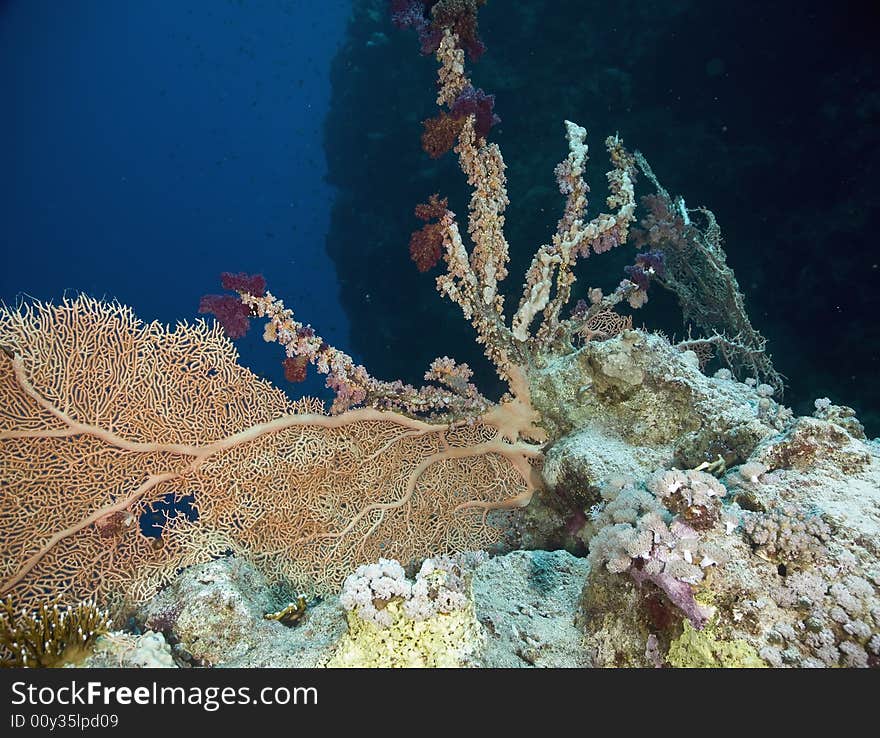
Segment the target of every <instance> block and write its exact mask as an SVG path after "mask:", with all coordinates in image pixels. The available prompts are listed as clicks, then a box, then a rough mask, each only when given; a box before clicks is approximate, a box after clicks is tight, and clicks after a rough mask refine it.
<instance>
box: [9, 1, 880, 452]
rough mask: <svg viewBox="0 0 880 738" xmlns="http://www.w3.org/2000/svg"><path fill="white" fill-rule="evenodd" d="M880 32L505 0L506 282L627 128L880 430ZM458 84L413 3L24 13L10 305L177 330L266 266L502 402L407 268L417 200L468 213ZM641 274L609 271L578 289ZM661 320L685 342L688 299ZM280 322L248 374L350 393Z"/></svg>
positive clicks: (798, 13) (247, 343) (789, 351)
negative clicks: (300, 364) (74, 295)
mask: <svg viewBox="0 0 880 738" xmlns="http://www.w3.org/2000/svg"><path fill="white" fill-rule="evenodd" d="M877 20H878V9H877V7H873V8H872V7H870V6H869V5H867V4H857V3H852V4H848V3H836V4H835V3H829V2H827V0H826V1H824V2H819V1H818V0H803V1H802V2H795V1H794V0H766V1H764V2H747V3H730V2H727V3H715V2H705V1H702V0H663V2H659V1H657V0H639V1H638V2H637V1H635V0H625V1H624V2H620V3H613V4H609V3H607V2H599V1H598V0H531V1H530V2H525V0H523V1H521V2H517V1H515V0H489V2H488V3H486V6H485V7H484V8H482V9H481V10H480V35H481V37H482V38H483V39H484V40H485V41H486V44H487V46H488V50H487V52H486V54H485V55H484V57H483V58H482V59H481V60H480V61H479V62H478V63H476V64H473V65H471V71H472V75H473V79H474V81H475V83H476V84H477V85H480V86H483V87H484V88H485V89H486V90H487V91H488V92H490V93H495V94H496V95H497V104H496V111H497V112H498V113H499V114H500V116H501V119H502V123H501V125H500V126H498V127H496V128H495V129H493V131H492V134H491V136H490V138H491V139H492V140H495V141H497V142H498V143H499V144H500V146H501V147H502V150H503V152H504V155H505V160H506V162H507V164H508V177H509V189H510V199H511V206H510V208H509V210H508V221H507V226H508V236H509V239H510V241H511V256H512V264H511V270H510V271H511V277H510V278H509V279H508V284H507V287H506V290H507V293H508V294H509V295H513V298H512V299H513V300H514V301H515V300H517V299H518V296H519V289H520V288H519V285H520V284H521V275H522V271H523V269H524V268H525V267H526V266H527V265H528V261H529V260H530V258H531V256H532V254H533V253H534V251H535V249H536V248H537V246H539V245H540V244H541V243H542V242H544V241H546V239H547V238H549V235H550V233H551V232H552V230H553V228H554V227H555V223H556V219H557V217H558V214H559V211H560V208H561V199H560V197H559V194H558V192H556V191H555V188H554V186H553V177H552V171H553V166H554V165H555V164H556V162H558V161H559V160H560V159H561V158H562V157H564V155H565V143H564V138H563V128H562V120H563V119H564V118H570V119H572V120H575V121H577V122H579V123H580V124H582V125H584V126H585V127H586V128H587V130H588V132H589V136H590V138H589V143H590V146H591V153H592V163H591V170H590V173H589V174H590V177H592V179H591V180H590V181H591V184H594V185H595V186H594V194H593V203H594V210H593V214H594V213H595V212H596V211H595V207H596V204H597V203H599V202H601V199H602V197H603V196H604V193H603V192H602V190H601V188H602V186H603V176H604V171H605V155H604V152H603V151H602V146H601V141H602V140H603V139H604V137H605V136H606V135H609V134H612V133H614V132H615V131H619V132H620V133H621V135H622V136H623V137H624V140H625V142H626V143H627V144H628V145H629V146H630V147H632V148H639V149H641V150H642V151H643V152H644V153H645V154H646V156H647V157H648V159H649V161H650V162H651V163H652V165H653V167H654V170H655V171H656V173H657V174H658V176H659V177H660V180H661V182H662V183H663V184H664V185H665V186H666V187H667V188H668V189H669V190H670V191H671V192H673V193H674V194H678V193H680V194H683V195H684V196H685V197H686V200H687V202H688V204H689V205H692V206H694V205H705V206H707V207H709V208H711V209H712V210H713V211H714V212H715V214H716V215H717V216H718V218H719V223H720V225H721V227H722V230H723V231H724V235H725V244H724V245H725V248H726V250H727V252H728V261H729V263H730V265H731V266H732V267H733V268H734V270H735V272H736V274H737V277H738V279H739V282H740V285H741V287H742V290H743V292H744V294H745V297H746V307H747V309H748V311H749V314H750V317H751V319H752V322H753V323H754V325H755V327H756V328H758V329H759V330H760V331H762V332H763V333H764V334H765V335H766V336H767V337H768V339H769V341H770V344H769V348H770V351H771V353H772V355H773V358H774V362H775V363H776V366H777V368H778V369H779V370H780V371H781V372H782V373H783V374H785V375H786V376H787V377H788V378H789V388H788V390H787V392H786V395H785V397H784V401H785V402H786V404H790V405H791V406H792V407H793V408H794V409H795V410H796V412H798V413H800V414H802V413H809V412H810V411H811V410H812V403H813V400H814V399H815V398H816V397H823V396H828V397H830V398H831V399H832V400H833V401H834V402H835V403H839V404H847V405H851V406H853V407H854V408H855V409H856V411H857V412H858V414H859V417H860V419H861V420H862V421H863V422H864V423H865V425H866V426H867V429H868V432H869V434H870V435H877V434H878V433H880V382H878V381H877V378H878V376H880V350H878V344H880V320H878V314H880V289H878V280H880V258H878V256H877V254H878V251H877V245H876V236H875V229H874V227H873V226H874V223H876V221H877V218H878V217H880V189H878V187H877V176H878V172H880V145H878V141H880V137H878V134H877V130H878V128H877V127H878V125H880V65H878V60H877V56H878V55H877V52H876V44H877V38H878V37H880V23H878V22H877ZM434 74H435V64H434V62H433V60H432V59H430V58H425V57H421V56H419V54H418V43H417V40H416V38H415V35H414V34H412V33H411V32H405V31H400V30H396V29H394V28H393V27H392V24H391V23H390V20H389V18H388V13H387V1H386V0H320V1H319V0H174V1H172V0H153V1H151V2H148V1H147V0H70V1H61V0H0V100H2V103H0V106H2V107H0V109H2V111H3V112H2V115H0V171H2V173H3V177H2V182H0V254H2V258H3V263H2V269H0V299H2V300H3V301H5V302H6V303H8V304H14V303H15V301H16V300H17V299H19V297H20V296H22V295H30V296H33V297H35V298H39V299H42V300H50V299H55V300H57V299H59V298H60V297H61V296H62V295H63V294H64V292H65V291H66V290H67V291H84V292H87V293H89V294H91V295H94V296H104V297H108V298H115V299H118V300H119V301H121V302H123V303H126V304H128V305H131V306H132V307H133V308H134V309H135V311H136V313H137V314H138V315H139V316H140V317H141V318H142V319H144V320H154V319H156V320H160V321H163V322H166V323H171V324H173V323H174V322H176V321H178V320H194V319H196V318H197V317H198V315H197V306H198V302H199V298H200V297H201V296H202V295H203V294H206V293H211V292H219V291H220V288H219V279H218V277H219V274H220V272H222V271H236V272H237V271H247V272H262V273H263V274H265V275H266V277H267V278H268V281H269V288H270V289H271V290H272V292H273V293H275V294H276V295H278V296H281V297H283V299H284V300H285V303H286V304H287V305H288V306H289V307H292V308H293V309H294V311H295V313H296V315H297V317H298V318H299V319H301V320H303V321H304V322H310V323H312V324H313V325H314V327H315V328H316V329H317V330H318V332H319V333H320V334H322V335H323V336H324V337H325V338H326V339H327V340H329V341H330V342H331V343H333V344H335V345H337V346H339V347H340V348H343V349H345V350H347V351H348V352H349V353H351V354H352V355H354V356H355V358H356V359H357V360H359V361H364V362H365V363H366V365H367V366H368V368H370V369H371V371H372V372H373V373H374V374H375V375H376V376H378V377H381V378H384V379H394V378H402V379H404V380H406V381H410V382H418V381H420V379H421V375H422V373H423V372H424V369H425V366H426V365H427V363H428V362H429V361H430V359H431V358H433V357H434V356H437V355H443V354H449V355H452V356H455V357H456V358H458V359H459V360H463V361H468V362H469V363H471V364H472V366H473V367H474V369H475V371H476V376H477V379H478V382H479V384H480V386H481V387H483V388H484V390H485V391H486V392H487V393H488V394H490V395H491V394H497V392H498V391H500V389H499V385H498V384H497V380H496V378H495V377H494V372H493V370H492V368H491V366H490V365H489V364H488V362H486V361H485V359H484V358H483V357H482V355H481V354H482V352H481V350H480V348H479V347H478V346H476V345H475V344H474V342H473V330H472V328H471V327H470V326H469V325H468V324H467V323H466V322H465V321H463V320H462V319H461V316H460V313H459V311H458V309H457V307H456V306H454V305H451V304H449V303H448V302H445V301H443V300H442V298H440V297H439V296H438V295H437V294H436V292H435V290H434V280H433V277H432V275H420V274H418V273H417V272H416V271H415V268H414V266H413V265H412V263H411V262H410V260H409V255H408V251H407V242H408V238H409V234H410V232H411V231H412V230H414V229H416V228H418V227H419V225H420V223H419V222H418V221H417V220H416V219H415V218H414V217H413V215H412V209H413V206H414V205H415V204H416V203H418V202H420V201H424V200H425V199H426V198H427V196H428V195H430V194H431V193H433V192H439V193H441V195H449V197H450V203H451V205H452V207H453V210H455V211H456V212H458V213H459V215H460V217H463V214H464V212H465V208H466V197H467V191H466V186H465V184H464V181H463V176H462V175H461V172H460V171H459V170H458V168H457V166H456V163H455V160H454V157H453V156H452V155H451V154H447V155H446V157H444V158H443V159H440V160H438V161H433V160H430V159H428V157H427V156H426V155H425V154H424V152H422V151H421V149H420V145H419V135H420V133H421V125H420V122H421V121H422V120H423V119H425V118H428V117H430V116H432V115H434V114H435V112H436V111H435V107H434V104H433V97H434ZM644 192H645V191H644V190H643V191H642V193H640V194H644ZM632 258H633V251H632V249H631V248H628V249H617V250H615V251H614V252H612V253H611V254H609V255H608V256H603V257H602V258H601V259H590V260H589V263H588V264H586V265H584V269H583V270H582V271H581V272H579V279H580V281H579V283H578V286H579V288H582V287H584V286H586V285H600V286H603V287H605V288H606V289H607V288H610V287H613V285H614V284H616V282H617V281H618V280H619V279H620V277H621V276H622V272H621V270H622V268H623V266H624V265H625V264H626V263H631V261H632ZM509 304H510V303H509ZM637 318H638V319H637V321H636V323H637V324H639V323H640V322H641V321H644V323H645V325H646V326H648V327H649V328H659V329H662V330H664V331H666V332H667V333H669V334H670V335H671V334H673V333H677V335H678V336H679V337H680V336H681V335H682V333H683V332H684V328H683V326H682V325H681V318H680V311H679V310H678V306H677V305H676V304H675V302H674V300H672V299H671V298H670V297H669V296H668V295H664V294H656V295H652V297H651V302H650V303H649V305H648V306H647V308H646V309H645V310H643V311H640V313H639V315H638V316H637ZM260 333H261V332H260V331H259V330H256V331H251V334H250V335H248V336H247V337H245V338H244V339H241V340H239V341H237V344H238V347H239V351H240V352H241V355H242V362H243V363H244V364H246V365H247V366H249V367H251V368H252V369H253V370H254V371H256V372H257V373H258V374H260V375H262V376H265V377H268V378H270V379H271V380H272V381H274V382H275V383H276V384H278V385H279V386H284V387H285V388H286V389H287V390H288V391H289V392H290V394H291V395H293V396H296V395H299V394H301V393H303V392H310V393H319V392H321V386H322V382H321V379H320V378H318V377H315V376H314V375H312V376H311V377H310V379H309V380H308V382H307V383H306V384H305V385H298V386H291V385H289V384H287V383H286V382H285V381H284V379H283V375H282V371H281V366H280V360H281V358H282V353H281V349H280V348H279V347H278V346H277V345H267V344H265V343H264V342H263V341H262V340H261V337H260ZM426 337H430V340H426ZM493 383H494V385H495V386H493ZM324 396H325V397H326V394H324Z"/></svg>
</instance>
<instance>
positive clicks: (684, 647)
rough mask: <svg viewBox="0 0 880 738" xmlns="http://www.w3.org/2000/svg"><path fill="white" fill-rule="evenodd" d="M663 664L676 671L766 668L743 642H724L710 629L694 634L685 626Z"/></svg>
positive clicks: (690, 628) (752, 650)
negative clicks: (665, 663)
mask: <svg viewBox="0 0 880 738" xmlns="http://www.w3.org/2000/svg"><path fill="white" fill-rule="evenodd" d="M666 661H667V662H668V664H669V666H672V667H675V668H679V669H719V668H721V669H761V668H765V667H766V666H767V664H766V663H765V662H764V661H763V660H762V659H761V657H760V656H759V655H758V652H757V651H756V650H755V649H754V648H753V647H752V646H751V645H750V644H749V643H747V642H746V641H745V640H743V639H741V638H734V639H733V640H724V639H723V638H720V637H718V635H717V634H716V632H715V629H714V628H713V627H711V626H710V627H707V628H705V629H704V630H694V628H693V627H692V626H691V624H690V623H688V622H685V623H684V630H683V631H682V634H681V635H680V636H679V637H678V638H676V639H675V640H674V641H673V642H672V644H671V645H670V646H669V651H668V652H667V653H666Z"/></svg>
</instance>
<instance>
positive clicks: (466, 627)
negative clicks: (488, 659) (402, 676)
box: [327, 599, 482, 668]
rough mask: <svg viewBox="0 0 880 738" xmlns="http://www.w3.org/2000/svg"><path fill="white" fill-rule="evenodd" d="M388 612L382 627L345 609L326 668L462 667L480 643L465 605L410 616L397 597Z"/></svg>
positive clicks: (471, 612) (473, 618)
mask: <svg viewBox="0 0 880 738" xmlns="http://www.w3.org/2000/svg"><path fill="white" fill-rule="evenodd" d="M385 611H386V612H389V613H390V614H391V617H392V622H391V625H390V626H389V627H387V628H383V627H381V626H379V625H376V624H375V623H372V622H369V621H367V620H362V619H361V618H360V617H358V615H357V611H355V610H353V611H351V612H349V613H348V633H346V635H344V636H343V637H342V639H341V640H340V643H339V646H338V647H337V649H336V652H335V653H334V655H333V656H332V657H331V659H330V661H328V662H327V666H328V667H330V668H365V667H373V668H425V667H428V668H454V667H460V666H463V665H464V664H465V662H466V660H467V658H468V656H470V655H472V654H473V653H475V652H476V651H477V650H478V649H479V647H480V644H481V642H482V629H481V627H480V624H479V622H478V621H477V619H476V616H475V614H474V607H473V603H471V604H470V606H468V607H466V608H464V609H462V610H456V611H454V612H451V613H438V614H436V615H434V616H433V617H431V618H428V619H427V620H413V619H412V618H409V617H407V616H406V614H405V613H404V611H403V604H402V600H400V599H395V600H392V601H391V602H390V603H389V604H388V606H387V607H386V608H385Z"/></svg>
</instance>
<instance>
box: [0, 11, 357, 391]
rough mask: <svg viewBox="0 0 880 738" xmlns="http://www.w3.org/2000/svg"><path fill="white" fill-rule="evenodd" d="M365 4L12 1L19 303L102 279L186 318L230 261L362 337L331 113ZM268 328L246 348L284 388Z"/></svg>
mask: <svg viewBox="0 0 880 738" xmlns="http://www.w3.org/2000/svg"><path fill="white" fill-rule="evenodd" d="M349 5H350V3H349V2H348V0H321V1H320V2H316V1H315V0H246V1H245V0H241V1H231V0H174V1H173V2H171V1H167V2H165V1H162V2H146V1H144V0H131V1H129V0H73V1H70V2H67V1H63V0H0V94H2V104H0V107H2V110H3V113H2V116H0V171H2V172H3V178H2V183H0V247H2V248H0V253H2V255H3V269H2V270H0V299H2V300H3V301H5V302H6V303H7V304H14V303H15V301H16V299H17V297H18V296H19V295H31V296H33V297H35V298H38V299H41V300H57V299H59V298H60V297H61V296H62V295H63V294H64V292H65V291H66V290H67V291H73V292H75V291H83V292H86V293H89V294H91V295H93V296H105V297H108V298H115V299H117V300H119V301H120V302H123V303H125V304H128V305H131V306H132V307H133V308H134V310H135V312H136V314H137V315H138V316H139V317H140V318H141V319H143V320H146V321H150V320H160V321H162V322H165V323H170V324H174V323H175V322H177V321H178V320H190V321H192V320H194V319H196V318H197V317H198V315H197V309H198V303H199V298H200V296H201V295H203V294H205V293H211V292H221V291H222V290H221V289H220V284H219V275H220V273H221V272H222V271H248V272H262V273H264V274H266V275H267V277H268V278H269V279H270V289H271V290H272V291H273V292H274V293H275V294H277V295H279V296H283V297H284V299H285V301H286V302H287V304H288V305H289V306H290V307H292V308H294V310H295V311H296V314H297V316H302V318H303V319H304V320H305V321H306V322H310V321H311V322H313V323H314V324H315V326H316V327H317V328H319V330H320V331H321V333H322V334H323V335H324V336H325V337H326V338H327V339H328V340H330V341H331V342H333V343H334V344H336V345H339V346H343V347H344V346H347V345H348V343H349V340H348V321H347V320H346V317H345V315H344V313H343V312H342V310H341V308H340V305H339V299H338V288H337V281H336V274H335V269H334V267H333V264H332V263H331V262H330V261H329V259H328V258H327V256H326V253H325V249H324V240H325V234H326V231H327V220H328V217H329V210H330V204H331V200H332V197H333V192H332V190H331V188H330V187H329V186H328V185H327V184H325V182H324V176H325V172H326V164H325V157H324V150H323V145H322V123H323V120H324V117H325V115H326V111H327V106H328V100H329V95H330V85H329V69H330V62H331V59H332V57H333V55H334V53H335V52H336V50H337V48H338V46H339V44H340V41H341V37H342V34H343V31H344V28H345V21H346V18H347V15H348V11H349ZM260 334H261V331H251V332H250V334H249V335H248V336H247V337H245V338H244V339H242V340H241V341H239V342H238V344H239V350H240V351H241V352H242V355H243V357H244V359H245V363H247V364H248V365H249V366H251V368H253V369H254V370H255V371H257V372H258V373H260V374H262V375H265V376H267V377H270V378H271V379H273V380H274V381H276V382H277V383H278V384H279V386H283V385H284V384H285V382H284V378H283V373H282V370H281V366H280V359H281V358H283V353H282V351H281V349H280V347H279V346H277V345H272V346H269V345H266V344H264V343H263V341H262V340H261V338H260ZM320 386H321V383H320V382H317V381H314V382H311V383H310V385H307V386H305V387H303V386H300V387H298V388H297V390H310V391H315V389H316V388H319V387H320Z"/></svg>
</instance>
